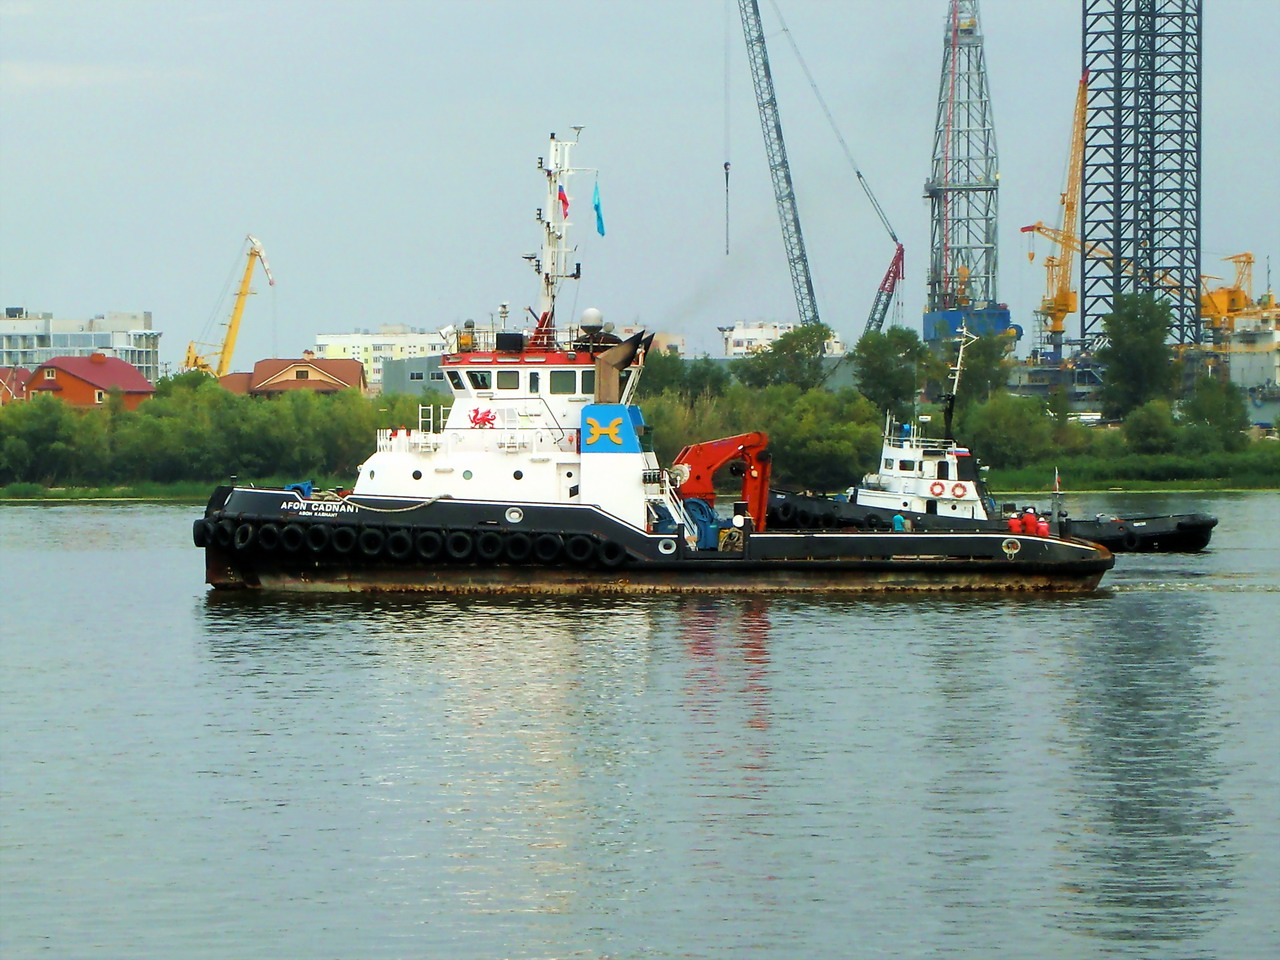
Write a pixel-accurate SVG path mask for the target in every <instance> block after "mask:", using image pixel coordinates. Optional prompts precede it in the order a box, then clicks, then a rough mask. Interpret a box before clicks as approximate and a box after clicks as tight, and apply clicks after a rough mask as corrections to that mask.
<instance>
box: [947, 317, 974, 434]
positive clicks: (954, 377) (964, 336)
mask: <svg viewBox="0 0 1280 960" xmlns="http://www.w3.org/2000/svg"><path fill="white" fill-rule="evenodd" d="M977 339H978V338H977V337H975V336H974V335H973V334H972V333H970V332H969V331H968V329H967V328H966V327H965V326H964V325H963V324H961V326H960V329H959V331H958V332H957V336H956V343H957V344H959V346H958V347H957V349H956V363H955V366H953V367H952V368H951V392H950V393H944V394H943V395H942V427H943V432H942V435H943V437H944V438H945V439H947V440H954V439H955V437H954V436H953V435H952V433H951V419H952V416H953V415H954V414H955V412H956V395H957V394H958V393H959V392H960V372H961V371H962V370H963V369H964V348H965V347H967V346H968V345H969V344H971V343H973V342H974V341H975V340H977Z"/></svg>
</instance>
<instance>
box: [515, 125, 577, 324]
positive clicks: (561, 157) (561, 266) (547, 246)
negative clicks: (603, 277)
mask: <svg viewBox="0 0 1280 960" xmlns="http://www.w3.org/2000/svg"><path fill="white" fill-rule="evenodd" d="M581 132H582V127H574V128H573V139H572V140H558V139H556V135H555V134H554V133H553V134H551V142H550V145H549V147H548V148H547V155H546V156H545V157H539V158H538V169H539V170H541V171H542V172H543V173H545V174H546V177H547V200H546V203H545V204H544V205H543V206H542V207H541V208H540V209H539V210H538V222H539V223H540V224H542V252H541V253H540V254H525V257H524V258H525V259H526V260H528V261H529V262H530V263H531V264H532V266H533V269H534V270H536V271H537V273H538V275H539V277H540V278H541V290H540V292H539V296H538V309H537V312H536V314H535V316H536V318H537V321H538V326H537V328H536V329H535V330H534V333H533V337H532V339H531V345H532V346H535V347H542V348H544V349H552V348H553V347H554V346H555V343H556V317H555V310H556V290H557V288H558V287H559V285H560V281H562V280H577V279H579V278H580V277H581V276H582V264H581V263H575V264H574V265H573V272H572V273H570V272H569V254H570V253H571V252H572V251H571V248H570V246H569V240H568V235H569V227H570V225H571V223H570V221H569V205H570V201H571V199H572V198H571V197H570V195H569V179H570V178H571V177H572V175H573V174H574V173H575V172H576V171H575V170H574V169H573V168H572V167H570V166H569V154H570V152H571V151H572V149H573V147H574V146H575V145H576V144H577V142H578V136H579V134H581Z"/></svg>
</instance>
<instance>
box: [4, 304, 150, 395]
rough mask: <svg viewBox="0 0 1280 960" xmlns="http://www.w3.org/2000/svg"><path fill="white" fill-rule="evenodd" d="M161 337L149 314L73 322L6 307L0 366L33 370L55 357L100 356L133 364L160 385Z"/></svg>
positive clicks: (115, 314) (105, 315) (116, 313)
mask: <svg viewBox="0 0 1280 960" xmlns="http://www.w3.org/2000/svg"><path fill="white" fill-rule="evenodd" d="M160 336H161V334H160V333H159V332H157V331H156V330H153V329H152V327H151V311H150V310H145V311H141V312H134V313H128V312H120V311H112V312H110V313H102V314H98V315H97V316H96V317H93V318H91V319H89V320H70V319H67V318H65V317H55V316H54V315H53V314H52V313H31V312H30V311H28V310H27V309H26V308H25V307H6V308H5V311H4V317H3V318H2V319H0V367H25V368H27V369H28V370H34V369H35V368H36V367H38V366H40V364H42V363H44V362H46V361H48V360H52V359H53V358H54V357H88V356H91V355H93V354H95V353H101V354H104V355H105V356H108V357H119V358H120V359H121V360H123V361H125V362H126V363H130V364H132V365H133V366H135V367H137V368H138V370H140V371H141V372H142V375H143V376H144V377H146V378H147V379H148V380H149V381H151V382H152V383H155V382H156V381H157V380H158V379H160Z"/></svg>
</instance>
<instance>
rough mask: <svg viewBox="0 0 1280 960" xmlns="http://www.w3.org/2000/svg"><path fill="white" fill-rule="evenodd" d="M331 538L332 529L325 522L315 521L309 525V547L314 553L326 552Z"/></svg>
mask: <svg viewBox="0 0 1280 960" xmlns="http://www.w3.org/2000/svg"><path fill="white" fill-rule="evenodd" d="M330 539H331V535H330V530H329V528H328V527H327V526H325V525H324V524H323V523H313V524H312V525H311V526H309V527H307V549H308V550H310V551H311V552H312V553H324V551H325V548H326V547H327V546H329V540H330Z"/></svg>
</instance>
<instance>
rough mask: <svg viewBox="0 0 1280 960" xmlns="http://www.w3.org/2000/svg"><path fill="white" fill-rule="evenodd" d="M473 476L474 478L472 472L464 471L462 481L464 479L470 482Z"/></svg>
mask: <svg viewBox="0 0 1280 960" xmlns="http://www.w3.org/2000/svg"><path fill="white" fill-rule="evenodd" d="M472 476H473V474H472V473H471V471H470V470H463V471H462V479H463V480H470V479H471V477H472Z"/></svg>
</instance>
